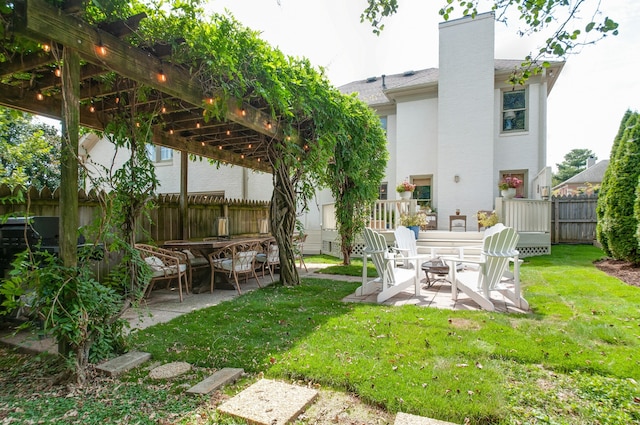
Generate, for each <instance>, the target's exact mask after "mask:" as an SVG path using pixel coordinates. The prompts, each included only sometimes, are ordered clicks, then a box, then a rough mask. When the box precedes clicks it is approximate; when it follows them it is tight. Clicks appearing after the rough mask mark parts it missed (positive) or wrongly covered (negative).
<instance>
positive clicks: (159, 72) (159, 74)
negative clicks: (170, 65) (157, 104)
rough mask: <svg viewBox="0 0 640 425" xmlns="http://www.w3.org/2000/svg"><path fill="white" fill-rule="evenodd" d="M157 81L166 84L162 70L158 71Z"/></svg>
mask: <svg viewBox="0 0 640 425" xmlns="http://www.w3.org/2000/svg"><path fill="white" fill-rule="evenodd" d="M158 81H160V82H161V83H166V82H167V76H166V75H165V73H164V71H163V70H162V69H160V71H158Z"/></svg>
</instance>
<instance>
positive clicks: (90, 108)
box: [89, 100, 96, 114]
mask: <svg viewBox="0 0 640 425" xmlns="http://www.w3.org/2000/svg"><path fill="white" fill-rule="evenodd" d="M95 111H96V107H95V105H94V104H93V100H92V101H91V105H89V112H91V113H92V114H93V113H94V112H95Z"/></svg>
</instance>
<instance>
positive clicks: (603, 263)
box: [594, 259, 640, 286]
mask: <svg viewBox="0 0 640 425" xmlns="http://www.w3.org/2000/svg"><path fill="white" fill-rule="evenodd" d="M594 265H595V266H596V267H597V268H598V269H600V270H602V271H603V272H605V273H607V274H608V275H610V276H614V277H617V278H618V279H620V280H621V281H623V282H625V283H626V284H628V285H633V286H640V267H639V266H635V265H633V264H631V263H629V262H628V261H622V260H612V259H603V260H598V261H596V262H594Z"/></svg>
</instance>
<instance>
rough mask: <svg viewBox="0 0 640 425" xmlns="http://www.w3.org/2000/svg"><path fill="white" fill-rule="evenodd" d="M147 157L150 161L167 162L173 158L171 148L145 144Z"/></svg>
mask: <svg viewBox="0 0 640 425" xmlns="http://www.w3.org/2000/svg"><path fill="white" fill-rule="evenodd" d="M147 157H148V158H149V160H151V162H167V161H171V160H172V159H173V149H171V148H167V147H164V146H156V145H151V144H148V145H147Z"/></svg>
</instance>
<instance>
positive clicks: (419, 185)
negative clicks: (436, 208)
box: [412, 177, 432, 208]
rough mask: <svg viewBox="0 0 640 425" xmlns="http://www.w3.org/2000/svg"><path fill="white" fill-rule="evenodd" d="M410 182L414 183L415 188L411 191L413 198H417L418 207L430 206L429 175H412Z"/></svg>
mask: <svg viewBox="0 0 640 425" xmlns="http://www.w3.org/2000/svg"><path fill="white" fill-rule="evenodd" d="M412 183H413V184H415V185H416V189H415V190H414V191H413V199H417V200H418V205H420V207H423V208H426V207H432V205H431V177H414V178H413V180H412Z"/></svg>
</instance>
